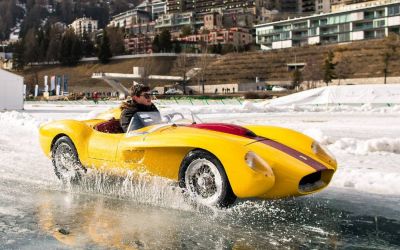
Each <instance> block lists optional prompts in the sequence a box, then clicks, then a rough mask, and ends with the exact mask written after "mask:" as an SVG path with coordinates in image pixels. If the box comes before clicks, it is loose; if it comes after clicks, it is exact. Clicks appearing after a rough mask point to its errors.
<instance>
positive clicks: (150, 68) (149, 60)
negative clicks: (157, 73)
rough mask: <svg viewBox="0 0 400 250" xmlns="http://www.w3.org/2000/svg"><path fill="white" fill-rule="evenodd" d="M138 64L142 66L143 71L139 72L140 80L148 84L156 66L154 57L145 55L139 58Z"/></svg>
mask: <svg viewBox="0 0 400 250" xmlns="http://www.w3.org/2000/svg"><path fill="white" fill-rule="evenodd" d="M140 65H141V67H143V71H142V72H141V78H140V82H141V83H142V84H144V85H149V84H150V78H149V77H150V75H152V74H154V70H155V68H156V62H155V60H154V57H152V56H146V57H143V58H142V59H141V60H140Z"/></svg>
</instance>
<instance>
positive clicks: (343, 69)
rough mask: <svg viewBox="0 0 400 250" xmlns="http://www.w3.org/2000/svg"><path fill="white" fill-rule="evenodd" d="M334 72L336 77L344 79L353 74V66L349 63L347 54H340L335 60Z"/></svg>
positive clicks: (349, 59)
mask: <svg viewBox="0 0 400 250" xmlns="http://www.w3.org/2000/svg"><path fill="white" fill-rule="evenodd" d="M335 73H336V76H337V78H338V79H339V85H340V80H342V79H343V80H345V79H347V78H349V77H350V76H351V75H353V74H354V68H353V67H352V65H351V58H350V57H348V56H342V57H341V58H340V59H339V60H338V61H337V62H336V67H335Z"/></svg>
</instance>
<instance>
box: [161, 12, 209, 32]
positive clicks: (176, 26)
mask: <svg viewBox="0 0 400 250" xmlns="http://www.w3.org/2000/svg"><path fill="white" fill-rule="evenodd" d="M202 25H203V21H196V19H195V14H194V13H193V12H185V13H172V14H165V15H162V16H160V17H159V18H158V19H157V20H156V25H155V29H156V32H161V31H162V30H164V29H167V30H169V31H170V32H171V35H172V37H173V38H177V37H179V36H180V34H181V30H182V28H183V27H184V26H189V27H191V29H192V30H194V29H196V28H200V26H202Z"/></svg>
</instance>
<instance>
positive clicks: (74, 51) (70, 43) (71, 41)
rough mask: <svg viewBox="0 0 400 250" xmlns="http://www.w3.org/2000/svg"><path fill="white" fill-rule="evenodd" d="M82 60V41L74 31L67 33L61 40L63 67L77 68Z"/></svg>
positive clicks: (70, 30)
mask: <svg viewBox="0 0 400 250" xmlns="http://www.w3.org/2000/svg"><path fill="white" fill-rule="evenodd" d="M81 58H82V47H81V42H80V39H79V38H78V37H77V36H76V35H75V33H74V31H73V30H72V29H69V30H67V31H66V32H65V34H64V35H63V37H62V38H61V49H60V62H61V64H62V65H66V66H75V65H77V64H78V62H79V60H80V59H81Z"/></svg>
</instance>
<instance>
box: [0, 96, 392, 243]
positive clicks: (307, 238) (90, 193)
mask: <svg viewBox="0 0 400 250" xmlns="http://www.w3.org/2000/svg"><path fill="white" fill-rule="evenodd" d="M159 107H160V110H161V112H170V111H177V112H179V111H182V110H192V111H195V112H197V113H198V114H199V116H200V117H201V118H202V119H203V120H204V121H207V122H214V121H222V122H229V123H235V124H245V123H246V124H265V125H277V126H282V127H287V128H292V129H295V130H298V131H300V132H303V133H306V134H308V135H310V136H311V137H313V138H315V139H317V140H319V141H320V142H321V143H322V144H324V145H326V146H328V148H329V149H330V150H331V151H332V152H333V153H334V154H335V155H336V157H337V160H338V164H339V167H338V171H337V173H336V174H335V176H334V178H333V180H332V182H331V184H330V186H329V187H328V188H327V189H325V190H324V191H322V192H320V193H318V194H315V195H311V196H306V197H298V198H295V199H285V200H278V201H259V200H241V201H238V202H237V204H235V206H233V207H232V208H229V209H224V210H221V209H216V208H204V207H198V206H195V205H193V204H188V203H187V202H185V200H184V198H183V197H182V194H181V193H180V192H179V191H178V190H176V189H174V187H173V185H171V184H170V183H169V182H167V181H165V180H160V179H154V180H152V181H151V182H149V183H142V182H139V183H138V182H134V181H131V180H130V179H129V178H125V179H123V178H112V177H107V176H102V175H97V174H96V173H93V175H92V177H91V178H92V179H89V181H90V180H91V181H92V182H88V183H86V185H82V186H81V187H77V188H69V187H63V186H61V184H60V183H59V181H58V180H57V179H56V177H55V175H54V173H53V170H52V165H51V161H50V160H49V159H48V158H46V157H45V156H44V155H43V153H42V152H41V150H40V148H39V142H38V126H39V125H40V124H41V123H42V122H46V121H49V120H55V119H64V118H74V119H87V118H90V117H93V116H94V115H95V114H97V113H99V112H101V111H102V110H105V109H107V108H110V106H108V105H103V106H101V105H99V106H94V105H62V104H57V105H51V104H41V105H26V109H25V110H24V111H21V112H2V113H0V249H71V248H91V249H159V248H163V249H177V248H178V249H232V248H235V249H241V248H244V249H265V248H273V249H274V248H276V249H281V248H301V247H306V248H336V247H340V248H343V247H350V248H380V249H383V248H384V249H390V248H392V249H398V248H399V247H400V238H399V234H400V166H399V163H400V108H399V107H398V106H394V107H381V108H372V107H369V106H363V107H334V108H321V107H319V108H315V107H314V108H306V109H303V108H296V107H288V108H279V109H263V107H261V106H257V105H255V104H252V103H249V102H246V103H243V105H239V104H236V105H235V104H232V105H203V106H199V105H192V106H184V105H168V104H163V105H159ZM160 164H162V163H160Z"/></svg>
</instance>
